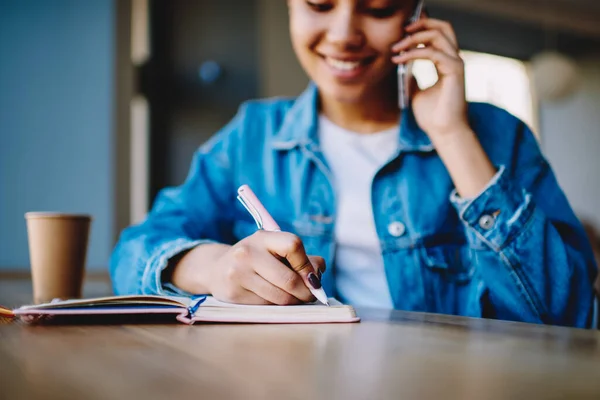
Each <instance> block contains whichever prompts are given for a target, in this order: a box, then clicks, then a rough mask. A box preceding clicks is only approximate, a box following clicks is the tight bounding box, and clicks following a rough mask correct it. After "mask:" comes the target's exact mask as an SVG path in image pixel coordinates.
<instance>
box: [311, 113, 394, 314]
mask: <svg viewBox="0 0 600 400" xmlns="http://www.w3.org/2000/svg"><path fill="white" fill-rule="evenodd" d="M398 129H399V128H398V127H395V128H391V129H387V130H385V131H381V132H376V133H371V134H361V133H356V132H352V131H348V130H346V129H344V128H341V127H339V126H337V125H335V124H334V123H333V122H331V121H330V120H328V119H327V118H326V117H324V116H322V115H321V116H320V117H319V139H320V143H321V150H322V151H323V154H324V156H325V159H326V160H327V163H328V165H329V167H330V169H331V172H332V174H333V178H334V182H333V184H334V187H335V192H336V200H337V204H336V208H337V212H336V225H335V233H334V235H335V241H336V253H335V284H336V289H337V294H338V296H339V297H340V300H341V301H342V302H344V303H347V304H352V305H355V306H362V307H376V308H386V309H391V308H393V302H392V298H391V296H390V291H389V287H388V284H387V279H386V276H385V270H384V266H383V256H382V255H381V245H380V243H379V237H378V236H377V232H376V230H375V221H374V218H373V207H372V202H371V185H372V183H373V178H374V177H375V174H376V173H377V171H379V169H380V168H381V167H383V166H384V165H385V164H386V163H387V162H388V161H390V159H391V157H393V156H394V155H395V154H396V152H397V148H398Z"/></svg>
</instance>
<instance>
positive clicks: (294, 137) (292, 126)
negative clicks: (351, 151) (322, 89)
mask: <svg viewBox="0 0 600 400" xmlns="http://www.w3.org/2000/svg"><path fill="white" fill-rule="evenodd" d="M318 115H319V113H318V90H317V87H316V85H315V84H314V83H313V82H310V83H309V85H308V87H307V88H306V89H305V90H304V92H302V94H300V96H298V97H297V98H296V100H295V101H294V103H293V104H292V106H291V108H290V109H289V110H288V111H287V113H286V115H285V117H284V120H283V123H282V124H281V127H280V128H279V130H278V131H277V133H276V134H275V135H274V136H273V142H272V146H273V148H274V149H277V150H291V149H293V148H294V147H296V146H304V147H309V148H312V149H314V150H318V148H319V135H318V131H317V127H318ZM432 150H433V144H432V143H431V140H429V137H428V136H427V134H426V133H425V132H424V131H423V130H422V129H421V128H420V127H419V125H418V124H417V121H416V119H415V116H414V114H413V112H412V109H408V110H406V111H405V112H403V114H402V117H401V120H400V129H399V132H398V151H399V152H411V151H416V152H428V151H432Z"/></svg>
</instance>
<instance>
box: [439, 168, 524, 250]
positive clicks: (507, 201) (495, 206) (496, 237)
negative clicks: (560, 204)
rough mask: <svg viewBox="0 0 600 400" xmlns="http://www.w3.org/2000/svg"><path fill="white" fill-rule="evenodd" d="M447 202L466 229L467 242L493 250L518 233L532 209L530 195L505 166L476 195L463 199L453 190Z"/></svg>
mask: <svg viewBox="0 0 600 400" xmlns="http://www.w3.org/2000/svg"><path fill="white" fill-rule="evenodd" d="M450 202H451V203H452V204H453V206H454V208H455V209H456V211H457V212H458V215H459V218H460V219H461V221H462V222H463V224H464V225H465V227H466V228H467V229H466V230H467V237H468V239H469V241H470V242H471V243H478V242H481V241H483V242H484V243H485V244H487V245H488V246H490V247H491V248H492V249H493V250H495V251H499V250H500V249H502V248H503V247H505V246H507V245H508V243H510V241H511V240H512V239H513V238H514V237H516V236H518V234H519V233H520V232H521V230H522V229H523V227H524V226H525V224H526V223H527V221H528V220H529V218H530V217H531V215H532V213H533V208H534V207H533V202H532V201H531V195H530V194H529V193H527V192H526V191H525V190H524V189H522V188H520V187H517V186H516V185H514V184H513V182H512V181H511V180H510V179H509V177H508V175H507V173H506V169H505V168H504V166H500V168H499V169H498V172H497V173H496V175H495V176H494V177H493V178H492V180H491V181H490V182H489V183H488V185H487V186H486V187H485V189H484V190H483V191H482V192H481V193H480V194H479V195H478V196H477V197H475V198H473V199H463V198H461V197H460V196H459V195H458V193H457V192H456V189H455V190H453V191H452V193H451V194H450Z"/></svg>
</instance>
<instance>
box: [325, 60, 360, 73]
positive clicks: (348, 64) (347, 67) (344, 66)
mask: <svg viewBox="0 0 600 400" xmlns="http://www.w3.org/2000/svg"><path fill="white" fill-rule="evenodd" d="M325 60H326V61H327V64H329V65H331V66H332V67H333V68H335V69H339V70H341V71H352V70H354V69H356V68H358V67H359V66H360V61H342V60H337V59H335V58H330V57H326V58H325Z"/></svg>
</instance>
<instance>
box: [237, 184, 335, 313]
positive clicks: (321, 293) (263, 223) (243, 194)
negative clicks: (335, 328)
mask: <svg viewBox="0 0 600 400" xmlns="http://www.w3.org/2000/svg"><path fill="white" fill-rule="evenodd" d="M237 199H238V200H239V201H240V203H242V204H243V206H244V207H245V208H246V210H248V212H249V213H250V215H252V218H254V221H255V222H256V226H258V229H263V230H265V231H281V228H280V227H279V225H278V224H277V222H275V220H274V219H273V217H271V214H269V212H268V211H267V209H266V208H265V206H263V205H262V203H261V202H260V200H258V197H256V195H255V194H254V192H253V191H252V189H250V186H248V185H242V186H240V187H239V189H238V196H237ZM307 287H308V289H309V290H310V292H311V293H312V294H313V295H314V296H315V297H316V298H317V300H319V301H320V302H321V303H323V304H325V305H327V306H329V301H328V300H327V294H326V293H325V290H323V288H322V287H321V288H319V289H315V288H313V287H312V286H310V285H308V286H307Z"/></svg>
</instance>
